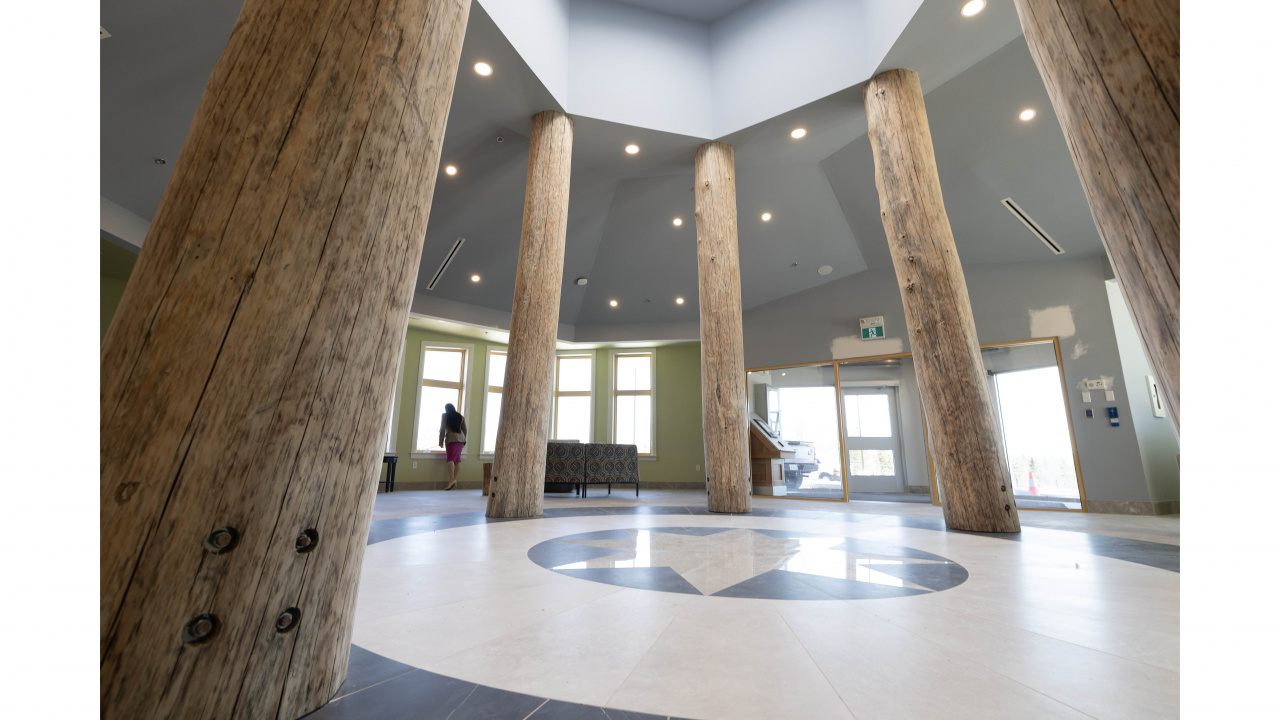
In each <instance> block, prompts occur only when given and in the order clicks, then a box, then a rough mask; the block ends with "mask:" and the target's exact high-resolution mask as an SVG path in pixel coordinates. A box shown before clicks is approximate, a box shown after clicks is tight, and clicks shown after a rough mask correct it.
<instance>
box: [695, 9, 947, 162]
mask: <svg viewBox="0 0 1280 720" xmlns="http://www.w3.org/2000/svg"><path fill="white" fill-rule="evenodd" d="M921 2H922V0H861V1H858V0H758V1H757V2H754V3H751V4H750V5H747V6H745V7H743V8H742V9H740V10H738V11H737V12H734V13H732V14H730V15H728V16H726V17H724V18H721V19H720V20H717V21H716V22H715V23H714V24H713V25H712V26H711V55H712V61H711V62H712V64H711V80H712V87H713V88H714V93H715V94H714V103H715V112H714V123H715V132H714V137H722V136H724V135H728V134H729V133H732V132H735V131H737V130H741V129H742V128H745V127H749V126H751V125H754V124H756V123H758V122H761V121H763V120H767V119H768V118H771V117H773V116H775V115H779V114H781V113H784V112H786V111H788V110H792V109H794V108H797V107H800V106H801V105H805V104H807V103H810V102H813V101H814V100H817V99H819V98H823V97H826V96H827V95H830V94H832V93H834V92H838V91H840V90H843V89H845V88H847V87H850V86H852V85H856V84H858V83H860V82H863V81H864V80H867V79H868V78H870V77H871V73H872V72H873V71H874V70H875V68H876V66H877V65H879V63H880V60H881V59H882V58H883V57H884V55H885V53H887V52H888V51H889V47H890V46H891V45H892V44H893V41H894V40H896V39H897V37H898V35H899V34H901V33H902V30H903V28H905V27H906V25H907V22H908V21H909V20H910V19H911V17H912V15H914V14H915V11H916V9H917V8H919V7H920V3H921Z"/></svg>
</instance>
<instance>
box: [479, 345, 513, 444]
mask: <svg viewBox="0 0 1280 720" xmlns="http://www.w3.org/2000/svg"><path fill="white" fill-rule="evenodd" d="M486 375H488V380H486V381H485V384H486V385H487V388H486V390H485V394H484V442H483V443H482V444H481V446H480V452H482V453H484V454H486V455H492V454H493V452H494V450H495V449H497V447H498V422H499V420H500V418H501V417H502V382H503V379H504V378H505V377H506V375H507V351H506V350H490V351H489V368H488V370H487V371H486Z"/></svg>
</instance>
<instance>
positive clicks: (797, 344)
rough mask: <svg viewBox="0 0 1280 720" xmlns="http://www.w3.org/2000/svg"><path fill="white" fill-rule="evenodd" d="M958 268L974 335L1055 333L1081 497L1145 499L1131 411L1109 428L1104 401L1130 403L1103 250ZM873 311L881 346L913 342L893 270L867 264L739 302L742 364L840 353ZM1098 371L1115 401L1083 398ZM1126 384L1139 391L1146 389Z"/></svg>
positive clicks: (1006, 337) (1008, 338) (998, 337)
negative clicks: (814, 283) (781, 294)
mask: <svg viewBox="0 0 1280 720" xmlns="http://www.w3.org/2000/svg"><path fill="white" fill-rule="evenodd" d="M964 272H965V281H966V284H967V286H968V289H969V301H970V303H971V304H972V306H973V316H974V324H975V325H976V326H977V330H978V341H979V342H982V343H996V342H1012V341H1017V340H1028V339H1031V338H1032V337H1035V336H1038V335H1043V334H1045V333H1046V328H1047V329H1048V330H1050V331H1052V332H1051V333H1050V334H1055V335H1059V336H1060V337H1059V342H1060V344H1061V346H1062V366H1063V371H1064V373H1065V375H1066V380H1067V387H1068V388H1071V389H1072V390H1071V392H1070V393H1069V395H1068V398H1069V401H1070V407H1069V411H1070V412H1071V419H1072V422H1073V424H1074V426H1075V432H1076V444H1077V448H1078V450H1079V452H1080V469H1081V475H1082V477H1083V480H1084V486H1085V495H1086V497H1087V499H1088V500H1090V501H1092V500H1107V501H1136V502H1150V501H1151V500H1152V498H1151V494H1150V492H1149V490H1148V488H1147V482H1146V477H1145V474H1144V472H1143V467H1142V457H1141V455H1140V454H1139V451H1138V441H1137V436H1136V434H1135V431H1134V424H1133V421H1132V418H1131V417H1130V416H1129V413H1127V412H1126V413H1122V418H1121V424H1120V427H1118V428H1113V427H1111V426H1110V425H1109V424H1108V423H1107V420H1106V417H1105V415H1106V412H1105V410H1104V409H1103V408H1105V407H1106V406H1107V405H1111V404H1114V405H1118V406H1119V407H1121V408H1128V407H1129V398H1128V388H1127V387H1126V383H1125V381H1124V377H1123V368H1122V367H1121V363H1120V354H1119V351H1118V349H1117V346H1116V333H1115V330H1114V329H1113V327H1112V324H1111V311H1110V307H1109V305H1108V301H1107V292H1106V287H1105V280H1106V277H1107V274H1108V266H1107V260H1106V258H1104V257H1097V258H1084V259H1080V260H1061V259H1056V260H1055V259H1050V260H1046V261H1044V262H1037V263H1004V264H985V265H972V266H967V267H965V269H964ZM1061 307H1066V308H1068V309H1069V310H1068V312H1069V316H1070V318H1071V320H1072V322H1071V323H1070V325H1069V327H1068V326H1067V324H1066V323H1063V322H1061V321H1059V322H1057V323H1056V325H1055V323H1046V322H1044V321H1043V320H1041V321H1039V322H1038V323H1035V324H1036V327H1035V328H1034V331H1033V321H1034V318H1035V315H1033V313H1036V312H1037V311H1041V310H1045V309H1048V308H1061ZM873 315H883V316H884V318H885V335H886V336H887V337H886V340H884V341H877V342H887V343H891V344H893V345H894V346H895V347H894V348H892V349H889V348H886V349H884V350H883V352H886V353H887V352H902V351H910V350H911V339H910V337H909V336H908V333H907V329H906V314H905V312H904V311H903V309H902V296H901V293H900V291H899V289H898V285H897V279H896V278H895V276H894V273H893V271H892V270H867V271H864V272H861V273H857V274H856V275H850V276H848V277H845V278H841V279H839V280H835V281H833V282H829V283H826V284H824V285H819V286H818V287H816V288H812V289H810V290H806V291H804V292H800V293H796V294H795V295H791V296H789V297H785V298H782V299H780V300H776V301H774V302H771V303H766V304H764V305H760V306H758V307H755V308H752V309H750V310H746V311H744V312H743V314H742V324H743V346H744V348H743V349H744V351H745V353H746V364H747V367H748V368H752V367H768V366H775V365H787V364H790V363H802V362H813V361H818V360H829V359H831V358H832V357H833V354H838V355H843V356H847V350H848V348H849V347H851V346H853V347H857V346H856V345H854V344H853V343H854V341H844V340H843V339H844V338H849V337H852V336H854V335H856V334H857V333H858V332H859V329H858V318H860V317H869V316H873ZM1050 315H1053V313H1050ZM857 342H860V341H857ZM898 347H901V350H898V349H897V348H898ZM833 351H834V353H833ZM1104 375H1105V376H1110V377H1113V378H1115V381H1114V388H1115V393H1116V402H1115V403H1104V402H1102V401H1100V400H1099V399H1097V398H1096V396H1095V400H1094V402H1093V403H1092V404H1091V405H1088V406H1086V405H1084V404H1083V399H1082V397H1081V394H1080V392H1077V391H1076V390H1075V387H1076V385H1077V384H1078V383H1080V382H1081V381H1083V380H1084V379H1085V378H1098V377H1101V376H1104ZM1134 392H1141V393H1144V394H1145V392H1146V390H1145V389H1143V388H1138V389H1137V390H1135V391H1134ZM1086 407H1092V408H1093V409H1094V415H1095V417H1093V418H1091V419H1087V418H1085V417H1084V410H1085V408H1086Z"/></svg>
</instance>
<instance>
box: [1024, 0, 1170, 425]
mask: <svg viewBox="0 0 1280 720" xmlns="http://www.w3.org/2000/svg"><path fill="white" fill-rule="evenodd" d="M1016 4H1017V7H1018V17H1019V18H1020V19H1021V21H1022V29H1023V32H1024V34H1025V35H1026V38H1027V45H1028V46H1029V47H1030V48H1031V56H1032V57H1033V58H1034V59H1035V62H1036V67H1038V68H1039V69H1040V77H1041V78H1043V79H1044V84H1045V88H1046V89H1047V90H1048V91H1049V98H1050V100H1051V101H1052V102H1053V108H1054V110H1055V111H1056V113H1057V115H1058V122H1059V123H1060V124H1061V125H1062V131H1063V134H1065V135H1066V138H1067V145H1068V147H1070V149H1071V157H1072V158H1073V159H1074V160H1075V164H1076V171H1077V172H1078V173H1079V174H1080V182H1081V183H1082V184H1083V185H1084V190H1085V195H1086V196H1088V198H1089V207H1090V208H1091V209H1092V210H1093V220H1094V224H1095V225H1097V227H1098V234H1099V235H1101V236H1102V243H1103V245H1104V246H1105V247H1106V249H1107V257H1109V258H1110V259H1111V266H1112V267H1113V268H1114V269H1115V273H1116V278H1117V279H1118V280H1119V282H1120V289H1121V291H1122V292H1123V293H1124V298H1125V302H1126V303H1127V304H1128V305H1129V311H1130V313H1131V314H1132V316H1133V320H1134V324H1135V325H1136V326H1137V328H1138V334H1139V335H1140V336H1141V338H1142V344H1143V347H1144V349H1145V350H1146V354H1147V360H1148V362H1150V364H1151V367H1152V369H1153V370H1154V372H1155V374H1156V378H1157V379H1158V380H1159V382H1160V387H1161V389H1163V390H1164V393H1165V399H1166V401H1167V407H1168V408H1169V420H1170V422H1171V423H1172V424H1173V428H1174V431H1175V432H1177V430H1178V427H1179V424H1178V418H1179V414H1178V410H1179V381H1180V372H1179V367H1180V364H1181V334H1180V330H1179V327H1180V322H1181V312H1180V295H1181V272H1180V261H1179V257H1180V255H1179V247H1180V233H1181V219H1180V210H1179V208H1180V206H1181V196H1180V191H1179V188H1180V175H1179V163H1180V160H1179V157H1180V156H1179V136H1180V128H1181V124H1180V120H1179V103H1180V92H1181V91H1180V82H1179V72H1178V63H1179V60H1180V51H1179V41H1180V34H1179V24H1178V12H1179V3H1178V1H1177V0H1017V2H1016Z"/></svg>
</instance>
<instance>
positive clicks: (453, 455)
mask: <svg viewBox="0 0 1280 720" xmlns="http://www.w3.org/2000/svg"><path fill="white" fill-rule="evenodd" d="M466 445H467V444H466V443H464V442H460V443H457V442H455V443H449V444H448V445H445V446H444V461H445V462H462V448H464V447H466Z"/></svg>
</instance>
